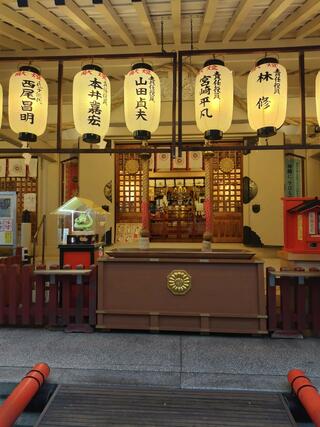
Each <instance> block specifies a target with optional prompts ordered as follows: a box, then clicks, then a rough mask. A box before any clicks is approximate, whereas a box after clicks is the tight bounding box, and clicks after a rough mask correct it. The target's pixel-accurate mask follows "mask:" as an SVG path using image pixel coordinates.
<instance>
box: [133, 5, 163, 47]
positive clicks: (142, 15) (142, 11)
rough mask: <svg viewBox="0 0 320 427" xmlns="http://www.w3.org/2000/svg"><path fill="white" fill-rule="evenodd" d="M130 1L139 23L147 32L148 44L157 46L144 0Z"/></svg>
mask: <svg viewBox="0 0 320 427" xmlns="http://www.w3.org/2000/svg"><path fill="white" fill-rule="evenodd" d="M131 2H132V5H133V7H134V8H135V10H136V13H137V15H138V18H139V21H140V23H141V24H142V26H143V28H144V30H145V32H146V33H147V36H148V39H149V41H150V44H151V45H152V46H157V44H158V42H157V36H156V32H155V29H154V25H153V22H152V20H151V18H150V13H149V10H148V6H147V4H146V2H145V0H131Z"/></svg>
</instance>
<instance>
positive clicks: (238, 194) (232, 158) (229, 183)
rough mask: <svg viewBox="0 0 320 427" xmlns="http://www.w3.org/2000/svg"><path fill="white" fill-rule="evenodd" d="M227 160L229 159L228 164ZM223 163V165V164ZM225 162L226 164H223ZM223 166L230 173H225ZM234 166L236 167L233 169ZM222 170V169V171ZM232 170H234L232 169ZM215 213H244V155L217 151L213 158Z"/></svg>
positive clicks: (236, 152) (235, 152)
mask: <svg viewBox="0 0 320 427" xmlns="http://www.w3.org/2000/svg"><path fill="white" fill-rule="evenodd" d="M225 159H228V160H227V162H226V161H225ZM221 161H222V163H221ZM223 162H225V163H223ZM223 164H226V165H227V167H228V165H230V166H229V168H230V171H223V170H222V169H224V168H223V166H221V165H223ZM232 164H233V165H234V167H233V168H232ZM221 168H222V169H221ZM231 168H232V169H231ZM212 173H213V211H214V212H242V154H241V152H238V151H215V152H214V156H213V172H212Z"/></svg>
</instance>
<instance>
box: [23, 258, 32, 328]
mask: <svg viewBox="0 0 320 427" xmlns="http://www.w3.org/2000/svg"><path fill="white" fill-rule="evenodd" d="M21 295H22V296H21V300H22V324H23V325H30V324H31V317H30V313H31V305H32V266H31V265H24V266H22V269H21Z"/></svg>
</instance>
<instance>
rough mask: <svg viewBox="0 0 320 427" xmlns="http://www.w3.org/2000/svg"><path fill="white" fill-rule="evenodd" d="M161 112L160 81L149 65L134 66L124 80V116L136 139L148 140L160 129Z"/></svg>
mask: <svg viewBox="0 0 320 427" xmlns="http://www.w3.org/2000/svg"><path fill="white" fill-rule="evenodd" d="M160 111H161V91H160V79H159V77H158V76H157V74H156V73H155V72H153V71H152V67H151V66H150V65H149V64H144V63H139V64H135V65H133V67H132V69H131V71H129V73H128V74H127V75H126V76H125V79H124V115H125V121H126V125H127V128H128V129H129V131H130V132H132V133H133V136H134V138H136V139H141V140H147V139H150V137H151V134H152V133H153V132H155V131H156V130H157V129H158V126H159V122H160Z"/></svg>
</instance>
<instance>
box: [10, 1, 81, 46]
mask: <svg viewBox="0 0 320 427" xmlns="http://www.w3.org/2000/svg"><path fill="white" fill-rule="evenodd" d="M18 4H19V0H18ZM20 4H21V6H20V7H21V8H24V10H25V11H27V12H29V13H30V14H31V15H32V16H34V17H35V18H36V19H37V20H38V21H39V22H41V23H42V24H43V25H45V26H46V27H47V28H51V29H53V31H54V32H56V33H57V34H60V35H61V36H62V37H63V38H65V39H67V40H71V41H72V42H73V43H74V44H76V45H77V46H80V47H82V48H86V47H89V43H88V41H87V40H86V39H85V38H84V37H82V36H81V35H80V34H79V33H78V32H77V31H75V30H73V29H72V28H71V27H70V26H69V25H67V24H65V23H64V22H63V21H62V20H61V19H60V18H58V17H57V16H55V15H54V14H53V13H52V12H50V11H49V10H48V9H47V8H46V7H45V6H43V5H42V4H41V3H38V1H37V0H24V1H23V2H21V3H20Z"/></svg>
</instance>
